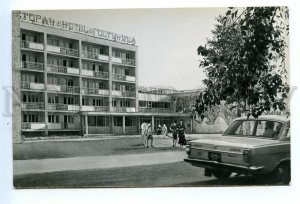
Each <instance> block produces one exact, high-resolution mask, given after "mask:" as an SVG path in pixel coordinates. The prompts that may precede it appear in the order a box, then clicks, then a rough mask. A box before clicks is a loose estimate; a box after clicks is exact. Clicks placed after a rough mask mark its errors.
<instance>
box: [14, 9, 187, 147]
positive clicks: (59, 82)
mask: <svg viewBox="0 0 300 204" xmlns="http://www.w3.org/2000/svg"><path fill="white" fill-rule="evenodd" d="M12 29H13V30H12V31H13V32H12V34H13V43H12V51H13V61H12V69H13V72H12V73H13V90H14V98H13V134H14V141H15V142H19V141H21V140H22V137H21V136H22V135H23V136H25V137H30V136H48V135H74V134H80V135H88V134H134V133H138V132H139V127H140V124H141V123H142V122H143V121H148V122H152V123H153V124H154V126H153V128H155V127H156V126H157V125H158V124H163V123H165V124H167V125H168V126H169V125H170V123H171V122H172V121H173V120H179V118H182V119H184V120H185V121H186V125H187V127H188V128H187V132H190V131H192V128H191V126H192V121H191V120H192V113H182V112H181V113H179V112H176V108H175V104H174V99H173V97H172V94H171V93H170V94H167V93H158V92H157V90H156V91H155V92H154V91H153V90H152V89H147V88H141V87H138V63H137V62H138V47H137V46H136V45H135V39H134V38H131V37H128V36H124V35H119V34H115V33H111V32H107V31H102V30H99V29H95V28H87V27H86V26H83V25H79V24H76V23H70V22H65V21H63V20H56V19H53V18H48V17H44V16H41V15H35V14H30V13H27V12H20V11H16V12H13V27H12ZM146 89H147V91H145V90H146Z"/></svg>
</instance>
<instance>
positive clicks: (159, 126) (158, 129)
mask: <svg viewBox="0 0 300 204" xmlns="http://www.w3.org/2000/svg"><path fill="white" fill-rule="evenodd" d="M161 131H162V127H161V125H160V124H158V126H157V130H156V133H157V135H161Z"/></svg>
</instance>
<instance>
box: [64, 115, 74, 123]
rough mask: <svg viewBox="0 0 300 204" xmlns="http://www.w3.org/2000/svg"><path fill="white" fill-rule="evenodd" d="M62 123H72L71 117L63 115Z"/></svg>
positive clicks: (72, 118)
mask: <svg viewBox="0 0 300 204" xmlns="http://www.w3.org/2000/svg"><path fill="white" fill-rule="evenodd" d="M64 123H74V116H73V115H64Z"/></svg>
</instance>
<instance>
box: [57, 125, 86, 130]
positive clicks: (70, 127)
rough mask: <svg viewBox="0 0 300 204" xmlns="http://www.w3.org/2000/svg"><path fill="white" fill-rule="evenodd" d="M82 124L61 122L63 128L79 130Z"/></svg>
mask: <svg viewBox="0 0 300 204" xmlns="http://www.w3.org/2000/svg"><path fill="white" fill-rule="evenodd" d="M80 127H81V126H80V125H78V124H76V123H61V129H63V130H79V129H80Z"/></svg>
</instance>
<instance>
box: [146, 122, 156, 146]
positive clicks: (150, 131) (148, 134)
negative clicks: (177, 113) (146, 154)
mask: <svg viewBox="0 0 300 204" xmlns="http://www.w3.org/2000/svg"><path fill="white" fill-rule="evenodd" d="M146 137H147V138H146V140H147V148H149V145H148V144H149V140H151V147H154V146H153V135H152V126H151V123H149V124H148V128H147V131H146Z"/></svg>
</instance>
